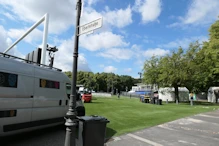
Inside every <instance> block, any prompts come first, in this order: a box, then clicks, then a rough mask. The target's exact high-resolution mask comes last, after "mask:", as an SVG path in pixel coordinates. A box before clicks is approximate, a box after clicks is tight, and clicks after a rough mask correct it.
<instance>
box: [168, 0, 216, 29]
mask: <svg viewBox="0 0 219 146" xmlns="http://www.w3.org/2000/svg"><path fill="white" fill-rule="evenodd" d="M218 7H219V1H218V0H192V2H191V4H190V5H189V7H188V11H187V12H186V14H185V16H183V17H178V19H179V21H178V22H175V23H173V24H170V25H168V27H176V26H183V25H194V26H197V25H203V24H210V23H212V22H213V21H215V20H217V16H218V15H219V9H218Z"/></svg>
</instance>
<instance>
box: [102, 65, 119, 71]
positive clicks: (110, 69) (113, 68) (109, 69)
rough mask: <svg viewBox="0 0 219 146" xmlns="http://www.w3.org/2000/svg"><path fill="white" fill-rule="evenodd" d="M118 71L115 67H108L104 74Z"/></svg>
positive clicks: (105, 68)
mask: <svg viewBox="0 0 219 146" xmlns="http://www.w3.org/2000/svg"><path fill="white" fill-rule="evenodd" d="M116 71H117V68H115V67H114V66H106V67H104V72H107V73H111V72H112V73H115V72H116Z"/></svg>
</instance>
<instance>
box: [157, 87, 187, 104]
mask: <svg viewBox="0 0 219 146" xmlns="http://www.w3.org/2000/svg"><path fill="white" fill-rule="evenodd" d="M178 90H179V100H180V101H188V100H189V90H188V89H187V88H186V87H179V88H178ZM158 95H159V99H162V100H163V101H166V100H167V99H168V101H175V89H174V88H173V87H165V88H159V90H158Z"/></svg>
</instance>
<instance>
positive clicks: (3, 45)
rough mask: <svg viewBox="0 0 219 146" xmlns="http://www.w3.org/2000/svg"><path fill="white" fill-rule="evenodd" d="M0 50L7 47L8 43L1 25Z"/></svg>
mask: <svg viewBox="0 0 219 146" xmlns="http://www.w3.org/2000/svg"><path fill="white" fill-rule="evenodd" d="M0 32H1V33H0V44H1V47H0V52H3V51H4V50H5V49H7V47H8V43H7V32H6V30H5V29H4V27H3V26H1V25H0Z"/></svg>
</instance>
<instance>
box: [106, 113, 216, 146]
mask: <svg viewBox="0 0 219 146" xmlns="http://www.w3.org/2000/svg"><path fill="white" fill-rule="evenodd" d="M106 146H219V110H217V111H213V112H209V113H203V114H198V115H195V116H191V117H187V118H182V119H179V120H176V121H172V122H169V123H165V124H161V125H158V126H155V127H151V128H147V129H143V130H140V131H137V132H133V133H128V134H125V135H121V136H119V137H114V138H112V139H111V140H110V141H109V142H108V143H107V144H106Z"/></svg>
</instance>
